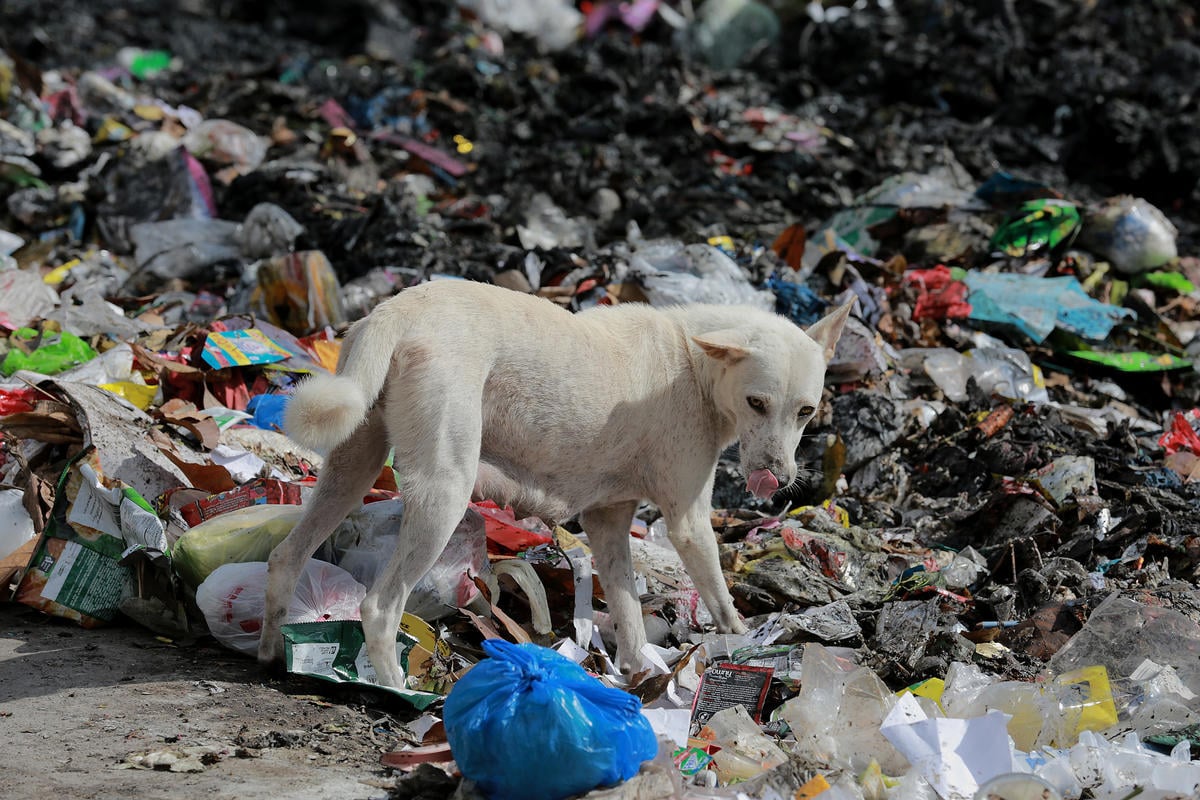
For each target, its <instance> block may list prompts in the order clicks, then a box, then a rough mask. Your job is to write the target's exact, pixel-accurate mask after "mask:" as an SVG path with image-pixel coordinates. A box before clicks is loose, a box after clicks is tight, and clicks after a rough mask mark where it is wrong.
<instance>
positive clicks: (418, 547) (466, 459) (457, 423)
mask: <svg viewBox="0 0 1200 800" xmlns="http://www.w3.org/2000/svg"><path fill="white" fill-rule="evenodd" d="M464 384H468V385H464ZM398 389H399V390H398V391H396V392H394V393H393V394H390V395H389V398H388V400H387V407H388V409H389V410H388V418H389V422H390V423H391V424H389V429H388V432H389V435H390V436H391V438H392V442H393V444H394V446H395V462H394V463H395V466H396V471H397V472H398V473H399V477H400V491H401V494H402V495H403V496H404V503H405V505H404V519H403V521H402V522H401V523H400V535H399V536H398V537H397V542H396V551H395V552H394V553H392V557H391V559H390V560H389V561H388V563H387V565H386V566H385V567H384V568H383V570H382V571H381V572H380V573H379V575H378V577H377V578H376V580H375V585H374V586H372V587H371V589H370V591H369V592H367V596H366V597H365V598H364V599H363V602H362V606H361V610H362V624H363V634H364V636H365V638H366V641H367V654H368V655H369V656H370V658H371V664H372V665H373V666H374V667H375V673H376V676H377V677H378V679H379V682H380V683H381V684H384V685H387V686H393V687H396V688H403V686H404V673H403V672H402V671H401V669H400V664H399V660H398V659H397V657H396V630H397V629H398V628H399V627H400V618H401V616H402V615H403V613H404V606H405V605H406V604H407V602H408V596H409V594H410V593H411V592H412V589H413V586H415V585H416V584H417V582H418V581H419V580H421V578H422V577H423V576H424V575H425V573H426V572H428V571H429V568H430V567H432V566H433V564H434V562H435V561H437V559H438V556H440V555H441V554H442V551H443V550H445V549H446V544H447V543H448V542H449V541H450V534H451V533H453V532H454V528H455V527H456V526H457V525H458V523H459V521H460V520H461V519H462V517H463V514H464V513H466V510H467V505H468V503H470V501H471V489H472V487H473V486H474V484H475V477H476V474H477V472H478V468H479V450H480V443H481V439H482V424H483V423H482V420H481V415H480V403H481V400H480V394H479V392H480V391H481V387H472V386H470V385H469V382H468V380H466V379H464V377H463V376H461V375H457V374H452V373H450V372H448V371H447V372H446V373H445V374H442V373H441V372H440V371H439V372H434V371H433V370H432V369H428V368H427V371H426V372H425V373H424V374H422V375H421V376H420V380H419V381H405V383H404V384H403V385H402V387H398ZM418 393H419V396H418ZM393 409H394V410H393Z"/></svg>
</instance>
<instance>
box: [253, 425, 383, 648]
mask: <svg viewBox="0 0 1200 800" xmlns="http://www.w3.org/2000/svg"><path fill="white" fill-rule="evenodd" d="M387 451H388V445H387V430H386V428H385V427H384V424H383V417H382V414H381V413H380V411H379V409H375V410H374V411H372V412H371V413H370V414H369V415H368V416H367V418H366V420H364V422H363V424H362V425H360V426H359V427H358V429H357V430H356V431H355V432H354V433H353V434H351V436H350V438H349V439H347V440H346V441H344V442H342V443H341V444H340V445H338V446H337V447H336V448H334V450H333V452H331V453H330V454H329V457H328V458H326V459H325V466H324V467H323V468H322V469H321V474H320V477H318V478H317V486H316V489H315V490H314V492H313V496H312V498H311V499H310V500H309V501H308V503H307V504H306V505H305V508H304V515H303V516H302V517H301V518H300V521H299V522H298V523H297V524H296V527H295V528H293V529H292V531H291V533H289V534H288V535H287V538H285V539H284V540H283V541H282V542H280V543H279V544H278V545H276V547H275V549H274V550H273V551H271V556H270V558H269V559H268V562H267V563H268V568H267V598H266V613H265V615H264V618H263V628H262V638H261V639H260V640H259V644H258V660H259V661H260V662H261V663H263V664H265V665H280V664H282V662H283V659H284V648H283V636H282V635H281V634H280V632H279V626H280V625H282V624H283V621H284V619H285V618H286V617H287V610H288V606H289V605H290V604H291V600H292V594H293V593H295V591H296V582H297V581H298V580H299V578H300V573H301V572H302V571H303V569H304V565H305V563H306V562H307V561H308V559H309V558H311V557H312V554H313V553H314V552H316V549H317V548H318V547H320V545H321V542H323V541H325V540H326V539H328V538H329V536H330V534H332V533H333V531H334V530H335V529H336V528H337V526H338V525H340V524H341V522H342V520H344V519H345V518H346V515H348V514H349V513H350V512H351V511H354V510H355V509H357V508H358V507H359V506H360V505H362V499H363V496H364V495H365V494H366V493H367V492H368V491H369V490H370V489H371V486H372V484H374V483H375V479H376V478H377V477H378V476H379V470H380V468H381V467H382V466H383V464H384V462H385V461H386V460H387Z"/></svg>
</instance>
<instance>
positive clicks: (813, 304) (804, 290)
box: [767, 274, 829, 326]
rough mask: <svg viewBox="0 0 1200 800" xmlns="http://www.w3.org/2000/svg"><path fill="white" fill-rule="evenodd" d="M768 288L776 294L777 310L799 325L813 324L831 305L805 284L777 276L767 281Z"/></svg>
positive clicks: (772, 276) (773, 275)
mask: <svg viewBox="0 0 1200 800" xmlns="http://www.w3.org/2000/svg"><path fill="white" fill-rule="evenodd" d="M767 288H768V289H770V290H771V291H773V292H774V293H775V310H776V311H778V312H779V313H780V314H783V315H785V316H786V317H787V318H788V319H790V320H791V321H792V322H794V323H796V324H797V325H801V326H808V325H811V324H813V323H814V322H816V321H817V320H819V319H820V318H821V314H822V312H824V311H825V308H826V307H827V306H828V305H829V304H828V303H826V302H825V301H824V300H822V299H821V298H820V297H819V296H818V295H817V293H816V292H814V291H813V290H812V289H809V288H808V287H807V286H805V285H804V284H802V283H792V282H791V281H785V280H784V279H783V278H780V277H779V276H778V275H775V274H772V275H771V277H770V278H768V279H767Z"/></svg>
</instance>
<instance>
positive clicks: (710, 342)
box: [692, 330, 750, 364]
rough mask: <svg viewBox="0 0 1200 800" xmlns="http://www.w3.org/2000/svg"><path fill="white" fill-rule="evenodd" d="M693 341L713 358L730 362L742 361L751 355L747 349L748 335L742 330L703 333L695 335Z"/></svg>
mask: <svg viewBox="0 0 1200 800" xmlns="http://www.w3.org/2000/svg"><path fill="white" fill-rule="evenodd" d="M692 341H693V342H695V343H696V344H698V345H699V346H700V349H701V350H703V351H704V352H705V353H706V354H708V355H709V356H711V357H712V358H715V359H717V360H719V361H727V362H729V363H730V364H732V363H734V362H737V361H741V360H742V359H743V358H745V357H746V356H748V355H750V351H749V350H747V349H746V336H745V335H744V334H743V333H741V332H740V331H735V330H723V331H713V332H712V333H703V334H700V335H699V336H693V337H692Z"/></svg>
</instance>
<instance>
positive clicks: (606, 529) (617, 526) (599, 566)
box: [580, 503, 646, 677]
mask: <svg viewBox="0 0 1200 800" xmlns="http://www.w3.org/2000/svg"><path fill="white" fill-rule="evenodd" d="M636 510H637V503H617V504H615V505H611V506H604V507H602V508H591V509H588V510H587V511H585V512H583V515H582V517H581V518H580V522H582V523H583V529H584V531H586V532H587V535H588V541H589V542H591V545H592V552H593V553H594V554H595V557H596V570H597V571H598V572H599V574H600V583H601V584H602V585H603V586H604V598H605V599H606V600H607V601H608V613H609V614H611V615H612V620H613V630H614V631H615V633H616V636H617V668H618V669H619V670H621V674H622V675H625V676H626V677H628V676H630V675H633V674H634V673H636V672H637V671H639V670H640V669H641V668H642V649H643V648H644V647H645V646H646V624H645V622H643V620H642V603H641V601H640V600H639V599H638V595H637V589H636V587H635V585H634V579H633V558H632V556H631V555H630V551H629V525H630V523H631V522H632V521H633V513H634V511H636Z"/></svg>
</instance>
